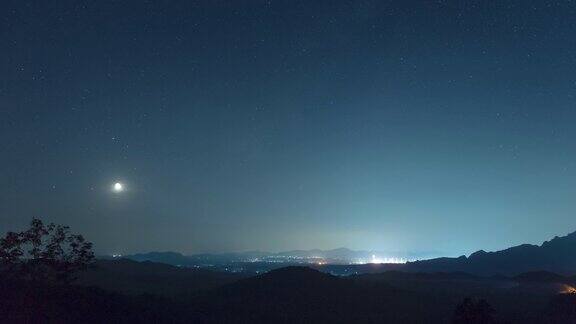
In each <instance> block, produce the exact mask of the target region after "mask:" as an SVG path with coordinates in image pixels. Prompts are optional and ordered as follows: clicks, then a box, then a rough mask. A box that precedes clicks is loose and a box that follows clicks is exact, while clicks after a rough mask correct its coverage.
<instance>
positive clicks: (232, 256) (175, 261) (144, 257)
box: [105, 247, 438, 266]
mask: <svg viewBox="0 0 576 324" xmlns="http://www.w3.org/2000/svg"><path fill="white" fill-rule="evenodd" d="M432 254H435V255H438V254H437V253H434V252H423V253H400V252H382V251H366V250H360V251H356V250H351V249H348V248H344V247H341V248H337V249H331V250H321V249H311V250H290V251H283V252H264V251H246V252H230V253H201V254H192V255H184V254H182V253H178V252H171V251H166V252H147V253H136V254H129V255H124V256H122V257H123V258H126V259H130V260H134V261H152V262H160V263H167V264H171V265H179V266H195V265H199V264H225V263H230V262H247V261H248V262H252V261H262V260H263V259H266V258H267V259H274V258H286V259H287V258H292V259H293V260H298V259H326V260H330V261H332V262H336V263H337V262H342V263H351V262H352V261H360V260H364V261H365V262H369V261H371V260H372V259H373V256H377V257H378V258H392V257H394V258H397V259H400V258H402V259H418V258H422V257H424V256H430V255H432ZM105 258H108V257H105Z"/></svg>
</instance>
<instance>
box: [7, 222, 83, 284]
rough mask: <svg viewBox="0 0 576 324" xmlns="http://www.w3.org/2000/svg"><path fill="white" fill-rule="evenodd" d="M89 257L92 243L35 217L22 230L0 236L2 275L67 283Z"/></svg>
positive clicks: (59, 226) (81, 268)
mask: <svg viewBox="0 0 576 324" xmlns="http://www.w3.org/2000/svg"><path fill="white" fill-rule="evenodd" d="M93 259H94V253H93V252H92V243H90V242H87V241H86V240H85V239H84V237H82V235H78V234H72V233H70V229H69V227H68V226H62V225H55V224H53V223H50V224H48V225H45V224H44V223H43V222H42V221H41V220H39V219H33V220H32V222H31V223H30V228H29V229H27V230H26V231H23V232H19V233H15V232H8V233H7V234H6V236H5V237H4V238H2V239H0V271H1V273H2V275H3V277H5V278H6V277H8V278H13V279H24V280H31V281H42V282H48V283H69V282H70V281H71V280H73V279H74V277H73V275H74V273H75V272H77V271H79V270H84V269H86V268H87V266H88V265H89V264H90V263H91V262H92V261H93Z"/></svg>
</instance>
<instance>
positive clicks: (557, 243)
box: [402, 232, 576, 275]
mask: <svg viewBox="0 0 576 324" xmlns="http://www.w3.org/2000/svg"><path fill="white" fill-rule="evenodd" d="M402 270H405V271H422V272H435V271H449V272H452V271H463V272H468V273H471V274H481V275H496V274H503V275H516V274H519V273H523V272H531V271H549V272H554V273H558V274H563V275H574V274H576V232H573V233H570V234H568V235H566V236H562V237H558V236H556V237H554V238H553V239H552V240H550V241H546V242H544V243H543V244H542V245H540V246H538V245H532V244H522V245H518V246H514V247H511V248H508V249H505V250H501V251H495V252H486V251H484V250H479V251H477V252H474V253H472V254H471V255H470V256H468V257H466V256H461V257H458V258H436V259H430V260H422V261H415V262H409V263H407V264H406V265H405V266H404V267H402Z"/></svg>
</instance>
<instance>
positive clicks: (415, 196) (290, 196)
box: [0, 0, 576, 255]
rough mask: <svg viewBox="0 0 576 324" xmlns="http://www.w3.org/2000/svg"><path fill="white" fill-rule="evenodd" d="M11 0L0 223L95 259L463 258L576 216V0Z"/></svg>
mask: <svg viewBox="0 0 576 324" xmlns="http://www.w3.org/2000/svg"><path fill="white" fill-rule="evenodd" d="M0 12H2V19H1V20H0V48H1V49H2V50H1V51H0V75H1V77H0V156H1V158H0V184H1V185H0V231H2V232H3V231H4V230H9V229H18V228H21V227H23V226H24V225H25V224H26V223H27V222H28V221H29V220H30V218H31V217H33V216H36V217H41V218H43V219H45V220H48V221H54V222H58V223H64V224H68V225H70V226H71V227H72V228H73V229H74V230H76V231H78V232H81V233H84V234H85V236H86V237H87V238H88V239H90V240H92V241H93V242H94V243H95V246H96V250H97V251H98V252H99V253H111V252H121V253H127V252H135V251H147V250H174V251H181V252H185V253H193V252H203V251H237V250H247V249H260V250H273V251H275V250H285V249H297V248H336V247H340V246H346V247H349V248H353V249H374V250H391V251H416V252H418V251H423V252H426V251H435V253H438V254H445V255H460V254H464V253H466V254H468V253H470V252H473V251H475V250H478V249H485V250H495V249H500V248H505V247H508V246H510V245H515V244H520V243H541V242H542V241H544V240H546V239H549V238H551V237H553V236H554V235H564V234H566V233H568V232H572V231H574V230H576V218H575V217H574V210H575V209H576V199H575V198H576V190H575V188H576V146H575V139H576V126H575V125H576V97H575V96H576V55H575V53H576V37H574V35H576V24H574V19H573V17H574V16H576V3H574V2H570V1H556V2H549V1H530V0H521V1H520V0H518V1H479V0H478V1H107V0H103V1H78V0H74V1H72V0H67V1H58V2H57V3H50V4H49V3H48V2H46V1H10V0H9V1H2V3H1V4H0ZM115 181H122V182H124V183H125V184H126V187H127V190H126V191H125V192H123V193H121V194H114V193H112V192H111V191H110V186H111V185H112V184H113V183H114V182H115Z"/></svg>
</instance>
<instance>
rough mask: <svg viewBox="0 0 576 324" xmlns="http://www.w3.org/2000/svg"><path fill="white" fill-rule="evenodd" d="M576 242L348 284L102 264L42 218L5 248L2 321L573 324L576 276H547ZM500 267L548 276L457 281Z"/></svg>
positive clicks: (281, 273)
mask: <svg viewBox="0 0 576 324" xmlns="http://www.w3.org/2000/svg"><path fill="white" fill-rule="evenodd" d="M573 240H574V234H571V235H568V236H566V237H562V238H555V239H553V240H551V241H550V242H546V243H545V244H543V245H542V246H540V247H538V246H527V245H523V246H520V247H514V248H510V249H507V250H504V251H499V252H494V253H486V252H480V253H474V254H473V255H471V256H470V257H469V258H463V259H449V258H446V259H436V260H430V261H422V262H416V263H410V264H408V265H406V266H405V267H406V268H407V269H410V271H388V272H383V273H375V274H363V275H353V276H347V277H339V276H334V275H330V274H327V273H323V272H321V271H318V270H315V269H310V268H307V267H286V268H282V269H277V270H273V271H270V272H268V273H265V274H263V275H259V276H254V277H249V278H246V276H247V275H243V274H232V273H222V272H215V271H209V270H203V269H195V268H185V267H177V266H172V265H168V264H162V263H155V262H150V261H143V262H137V261H133V260H126V259H115V260H97V261H95V262H93V260H92V251H91V245H90V243H88V242H86V241H84V239H83V238H82V237H81V236H79V235H74V234H71V233H70V232H69V230H68V228H67V227H63V226H57V225H53V224H50V225H46V226H45V225H44V224H43V223H42V222H40V221H38V220H34V221H33V223H32V226H31V228H30V229H29V230H27V231H24V232H21V233H8V234H7V235H6V237H5V238H3V239H2V240H1V241H0V261H1V266H0V270H2V272H1V273H2V276H1V277H0V318H1V319H2V322H7V323H36V322H42V323H43V322H53V323H79V322H82V323H109V322H124V323H150V322H154V323H190V322H195V323H449V322H453V323H484V324H485V323H573V322H575V321H576V308H575V307H574V305H575V302H576V300H575V299H574V296H576V295H574V294H573V292H574V291H575V288H574V287H575V286H576V277H571V276H565V275H561V274H557V273H553V272H549V271H542V270H539V269H541V268H539V267H542V268H544V269H550V268H553V269H564V272H568V269H569V265H570V264H571V263H570V262H571V261H568V262H559V260H560V259H561V258H560V255H562V253H565V254H566V256H567V257H565V258H563V259H568V258H570V255H571V253H573V250H574V248H573V247H572V246H571V245H570V244H571V243H572V242H573ZM526 251H528V252H527V253H525V252H526ZM166 255H169V256H170V254H163V256H166ZM171 256H174V255H171ZM176 257H178V256H176ZM506 258H510V260H506V261H503V260H504V259H506ZM512 261H516V263H515V264H514V267H513V263H512ZM454 262H456V265H455V264H454ZM499 264H500V265H501V267H502V269H503V270H504V271H502V272H503V273H507V272H508V273H512V272H514V271H516V270H520V269H531V270H539V271H531V272H526V273H521V274H518V275H515V276H504V275H499V276H482V275H478V274H470V273H466V272H451V271H453V270H454V269H456V270H462V269H465V270H466V269H468V270H473V271H470V272H475V273H491V272H492V270H493V269H497V268H498V267H499ZM544 265H545V266H544ZM426 266H427V267H428V268H426ZM411 267H420V268H419V269H431V270H432V269H433V270H432V271H431V272H415V268H411ZM438 270H443V271H444V272H436V271H438ZM561 292H562V293H561ZM559 293H561V294H559ZM470 297H473V298H470Z"/></svg>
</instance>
